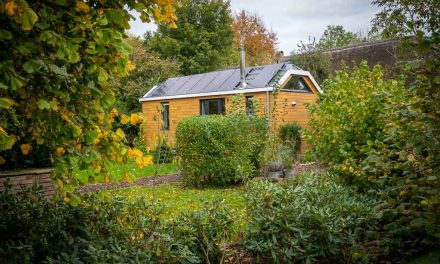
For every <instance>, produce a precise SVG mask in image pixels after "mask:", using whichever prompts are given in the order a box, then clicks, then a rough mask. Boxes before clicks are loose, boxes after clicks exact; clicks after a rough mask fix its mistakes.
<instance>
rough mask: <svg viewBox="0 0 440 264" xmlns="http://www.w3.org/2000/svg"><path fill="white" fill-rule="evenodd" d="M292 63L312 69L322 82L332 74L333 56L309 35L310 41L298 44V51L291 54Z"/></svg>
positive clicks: (314, 75) (318, 80)
mask: <svg viewBox="0 0 440 264" xmlns="http://www.w3.org/2000/svg"><path fill="white" fill-rule="evenodd" d="M290 58H291V60H292V63H293V64H295V65H298V66H299V67H300V68H302V69H304V70H306V71H310V73H311V74H312V75H313V77H315V79H316V81H317V82H318V83H322V82H323V81H324V80H325V79H327V77H328V76H329V75H330V73H331V71H332V68H331V58H330V56H329V55H328V54H326V53H324V52H323V50H322V48H321V47H320V46H319V45H318V44H317V43H316V41H315V39H314V38H313V40H312V39H311V38H310V37H309V41H308V43H304V42H303V41H301V42H300V44H298V51H297V52H292V54H291V56H290Z"/></svg>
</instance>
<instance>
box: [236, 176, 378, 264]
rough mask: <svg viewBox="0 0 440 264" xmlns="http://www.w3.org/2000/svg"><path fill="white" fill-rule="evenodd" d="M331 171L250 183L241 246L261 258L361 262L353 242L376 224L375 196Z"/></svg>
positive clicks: (359, 252)
mask: <svg viewBox="0 0 440 264" xmlns="http://www.w3.org/2000/svg"><path fill="white" fill-rule="evenodd" d="M337 181H338V180H337V176H336V175H332V174H316V173H306V174H301V175H297V176H295V177H293V178H291V179H289V180H287V181H286V182H283V183H282V184H273V183H270V182H266V181H260V182H250V183H249V186H248V190H247V192H246V208H247V213H248V215H249V219H248V222H247V225H246V228H245V230H244V239H243V242H242V245H243V246H244V248H245V249H246V250H248V251H249V252H251V253H253V254H254V256H255V257H256V259H257V260H259V261H260V262H262V263H265V262H274V263H297V262H298V263H312V262H319V261H324V262H326V263H338V262H352V261H355V262H361V261H362V258H368V256H365V255H363V254H362V252H361V251H360V249H356V247H355V245H356V243H357V242H356V241H357V240H358V239H360V238H361V237H363V236H364V235H365V233H366V232H368V230H373V229H374V227H375V218H374V210H373V207H374V206H375V205H376V204H377V202H378V200H377V199H374V198H373V197H369V196H366V195H362V194H358V193H357V192H356V190H355V189H353V188H351V187H349V186H346V185H343V184H341V183H338V182H337Z"/></svg>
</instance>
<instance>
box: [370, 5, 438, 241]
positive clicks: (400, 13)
mask: <svg viewBox="0 0 440 264" xmlns="http://www.w3.org/2000/svg"><path fill="white" fill-rule="evenodd" d="M374 3H375V4H376V5H378V6H379V7H381V8H383V10H382V11H381V12H380V13H379V14H377V16H376V18H375V20H374V29H375V30H376V31H378V32H381V33H382V35H384V36H386V37H387V36H388V37H393V36H400V37H401V41H402V47H403V49H404V51H405V52H406V53H409V52H413V53H416V55H417V61H415V62H412V63H411V64H410V65H409V70H408V72H409V76H410V81H408V83H407V85H406V86H407V87H406V89H405V90H404V92H403V94H401V95H400V96H394V97H391V98H390V100H389V105H388V108H389V111H388V112H387V115H386V116H384V119H385V120H386V123H385V126H384V134H385V137H384V140H383V142H380V143H379V144H377V146H376V147H375V148H374V149H372V150H371V151H370V152H369V153H368V158H367V159H366V160H365V166H364V171H365V173H366V174H369V175H370V177H371V178H372V180H373V181H378V182H380V183H382V184H384V185H386V186H389V188H390V191H389V192H386V193H385V194H384V199H385V200H387V201H391V202H389V203H386V204H384V211H386V212H389V213H390V214H393V215H394V216H395V217H394V219H393V221H396V222H397V221H398V222H399V224H400V225H401V226H402V228H405V230H404V232H405V234H406V237H405V239H404V240H405V241H407V243H408V244H410V245H411V246H412V247H413V248H415V247H420V244H422V243H423V242H424V243H429V242H431V243H436V242H437V243H438V240H439V237H440V200H439V193H440V163H439V159H438V157H439V156H440V114H439V113H440V112H439V109H440V93H439V89H440V59H439V58H440V51H439V49H438V47H439V45H440V35H439V32H440V23H439V16H438V13H439V12H440V3H438V1H425V2H423V3H421V2H419V1H394V0H378V1H374ZM422 239H423V240H422ZM420 240H421V241H420ZM432 241H434V242H432Z"/></svg>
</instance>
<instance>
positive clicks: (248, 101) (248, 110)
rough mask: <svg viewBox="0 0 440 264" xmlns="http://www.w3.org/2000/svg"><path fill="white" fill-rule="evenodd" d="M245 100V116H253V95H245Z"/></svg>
mask: <svg viewBox="0 0 440 264" xmlns="http://www.w3.org/2000/svg"><path fill="white" fill-rule="evenodd" d="M245 100H246V116H254V114H255V111H254V110H255V109H254V96H253V95H249V96H246V97H245Z"/></svg>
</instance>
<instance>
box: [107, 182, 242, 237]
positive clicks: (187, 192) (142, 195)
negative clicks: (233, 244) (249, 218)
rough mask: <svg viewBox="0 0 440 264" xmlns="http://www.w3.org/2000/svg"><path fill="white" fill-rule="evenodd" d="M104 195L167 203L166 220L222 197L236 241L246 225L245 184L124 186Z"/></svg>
mask: <svg viewBox="0 0 440 264" xmlns="http://www.w3.org/2000/svg"><path fill="white" fill-rule="evenodd" d="M101 193H102V194H103V195H104V196H106V195H109V196H112V197H115V196H120V197H123V198H126V199H144V200H146V201H149V202H152V203H155V204H157V205H159V206H163V209H164V211H163V217H164V218H163V219H164V220H167V219H171V218H174V217H176V216H177V215H179V214H180V213H182V212H188V211H196V210H197V209H199V208H201V207H203V206H204V204H205V203H206V202H210V201H215V200H218V199H221V200H222V202H223V204H224V205H225V206H226V208H227V209H228V210H229V211H230V213H231V215H232V219H233V221H234V224H233V226H232V233H231V237H232V239H233V240H235V239H236V238H237V237H238V236H239V233H240V230H243V228H244V227H245V224H246V210H245V200H244V197H243V193H244V187H242V186H234V187H226V188H205V189H192V188H185V187H183V186H181V185H180V184H178V183H173V184H161V185H156V186H133V187H129V188H123V189H113V190H105V191H102V192H101Z"/></svg>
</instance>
